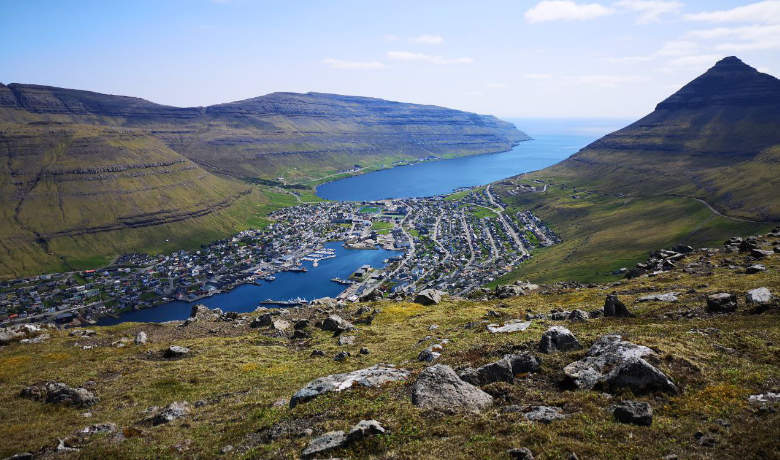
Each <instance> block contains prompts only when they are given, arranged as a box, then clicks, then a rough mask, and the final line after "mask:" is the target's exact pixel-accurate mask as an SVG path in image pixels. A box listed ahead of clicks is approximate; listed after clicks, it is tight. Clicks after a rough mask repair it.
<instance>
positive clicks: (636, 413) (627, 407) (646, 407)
mask: <svg viewBox="0 0 780 460" xmlns="http://www.w3.org/2000/svg"><path fill="white" fill-rule="evenodd" d="M612 415H613V416H614V417H615V420H617V421H618V422H620V423H630V424H633V425H640V426H650V425H651V424H652V423H653V408H652V407H651V406H650V404H648V403H646V402H640V401H621V402H620V403H619V404H617V405H615V406H614V407H613V408H612Z"/></svg>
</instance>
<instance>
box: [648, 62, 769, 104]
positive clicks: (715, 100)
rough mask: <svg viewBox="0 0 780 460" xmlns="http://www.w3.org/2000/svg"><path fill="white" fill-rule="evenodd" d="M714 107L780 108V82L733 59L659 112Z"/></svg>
mask: <svg viewBox="0 0 780 460" xmlns="http://www.w3.org/2000/svg"><path fill="white" fill-rule="evenodd" d="M711 106H732V107H746V106H753V107H755V106H775V107H780V80H778V79H777V78H775V77H773V76H771V75H768V74H765V73H761V72H759V71H757V70H756V69H754V68H753V67H751V66H749V65H747V64H745V63H744V62H742V61H741V60H740V59H739V58H737V57H736V56H729V57H726V58H723V59H721V60H720V61H718V62H717V63H716V64H715V65H714V66H712V68H710V69H709V70H708V71H707V72H705V73H704V74H702V75H701V76H699V77H698V78H696V79H694V80H693V81H691V82H690V83H688V84H687V85H685V86H683V87H682V88H681V89H680V90H679V91H677V92H676V93H674V94H673V95H671V96H670V97H669V98H667V99H666V100H664V101H663V102H661V103H660V104H658V106H657V107H656V110H678V109H693V108H696V109H698V108H703V107H711Z"/></svg>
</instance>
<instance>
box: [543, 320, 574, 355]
mask: <svg viewBox="0 0 780 460" xmlns="http://www.w3.org/2000/svg"><path fill="white" fill-rule="evenodd" d="M580 348H582V345H580V342H579V341H578V340H577V338H576V337H574V335H573V334H572V333H571V331H570V330H568V329H566V328H565V327H563V326H553V327H551V328H549V329H547V331H545V332H544V334H542V339H541V340H540V341H539V351H541V352H542V353H552V352H555V351H569V350H579V349H580Z"/></svg>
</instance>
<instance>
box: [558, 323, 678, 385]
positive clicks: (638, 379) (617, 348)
mask: <svg viewBox="0 0 780 460" xmlns="http://www.w3.org/2000/svg"><path fill="white" fill-rule="evenodd" d="M655 355H656V354H655V352H654V351H653V350H651V349H649V348H647V347H645V346H641V345H635V344H633V343H631V342H628V341H625V340H622V338H621V337H620V336H619V335H605V336H602V337H600V338H599V339H598V340H596V342H594V344H593V346H591V348H590V350H589V351H588V353H587V354H586V355H585V358H583V359H581V360H579V361H575V362H573V363H571V364H569V365H567V366H566V367H564V368H563V372H564V374H565V375H566V379H567V381H568V382H569V383H571V384H572V385H574V386H575V387H577V388H584V389H593V388H596V387H598V388H602V389H604V390H606V391H609V392H612V393H614V392H618V391H620V390H622V389H629V390H631V391H633V393H634V394H645V393H649V392H654V391H660V392H666V393H672V394H675V393H677V392H678V388H677V386H676V385H675V384H674V382H672V381H671V379H670V378H669V377H668V376H666V375H665V374H664V373H663V372H661V371H660V370H658V369H656V368H655V367H654V366H653V365H652V364H650V363H648V362H647V361H645V359H644V358H645V357H654V356H655Z"/></svg>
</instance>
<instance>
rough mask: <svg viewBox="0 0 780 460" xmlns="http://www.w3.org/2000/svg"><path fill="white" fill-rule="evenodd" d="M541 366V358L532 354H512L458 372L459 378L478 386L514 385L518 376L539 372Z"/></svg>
mask: <svg viewBox="0 0 780 460" xmlns="http://www.w3.org/2000/svg"><path fill="white" fill-rule="evenodd" d="M539 365H540V360H539V358H538V357H536V356H534V355H532V354H531V353H520V354H511V355H504V357H503V358H501V359H500V360H498V361H495V362H492V363H489V364H485V365H484V366H482V367H479V368H477V369H474V368H471V367H468V368H465V369H463V370H461V371H460V372H458V376H459V377H460V378H461V379H462V380H463V381H465V382H468V383H470V384H472V385H477V386H482V385H487V384H489V383H493V382H508V383H512V382H514V380H515V376H516V375H519V374H526V373H528V372H537V371H538V370H539Z"/></svg>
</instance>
